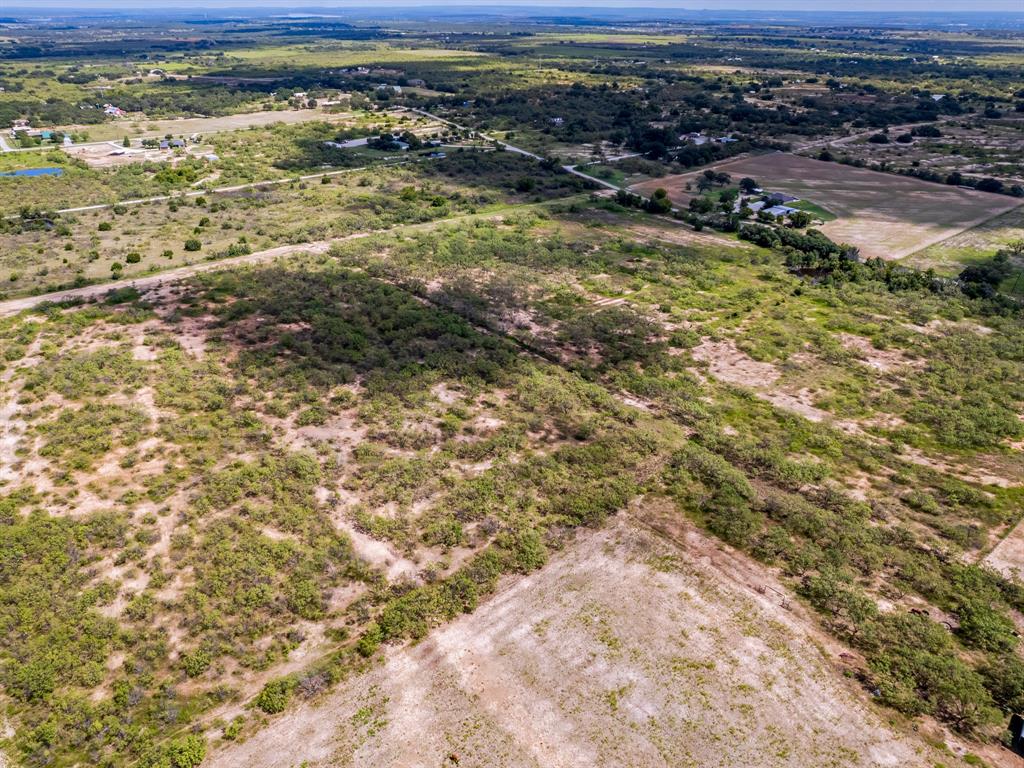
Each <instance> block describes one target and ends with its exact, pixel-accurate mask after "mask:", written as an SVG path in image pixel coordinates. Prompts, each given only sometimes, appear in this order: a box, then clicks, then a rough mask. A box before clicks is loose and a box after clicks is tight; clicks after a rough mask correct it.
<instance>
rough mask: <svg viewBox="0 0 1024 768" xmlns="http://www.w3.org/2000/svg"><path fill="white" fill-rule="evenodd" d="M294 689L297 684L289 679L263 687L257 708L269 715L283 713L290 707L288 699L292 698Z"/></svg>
mask: <svg viewBox="0 0 1024 768" xmlns="http://www.w3.org/2000/svg"><path fill="white" fill-rule="evenodd" d="M294 687H295V683H294V682H293V681H292V680H290V679H289V678H283V679H281V680H272V681H270V682H269V683H267V684H266V685H265V686H263V690H262V691H260V694H259V696H257V697H256V702H255V703H256V706H257V707H259V708H260V709H261V710H263V711H264V712H266V713H267V714H268V715H276V714H277V713H278V712H283V711H284V709H285V707H287V706H288V699H289V698H290V697H291V695H292V688H294Z"/></svg>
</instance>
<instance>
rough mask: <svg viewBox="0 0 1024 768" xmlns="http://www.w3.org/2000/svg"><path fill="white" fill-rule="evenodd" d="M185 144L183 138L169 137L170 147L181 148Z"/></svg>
mask: <svg viewBox="0 0 1024 768" xmlns="http://www.w3.org/2000/svg"><path fill="white" fill-rule="evenodd" d="M184 146H185V140H184V139H171V147H172V148H174V149H181V148H182V147H184Z"/></svg>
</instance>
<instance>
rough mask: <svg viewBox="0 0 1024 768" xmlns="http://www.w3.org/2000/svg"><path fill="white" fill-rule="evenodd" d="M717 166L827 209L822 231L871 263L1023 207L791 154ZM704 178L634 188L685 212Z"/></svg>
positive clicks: (997, 198) (1011, 201)
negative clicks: (661, 195) (692, 187)
mask: <svg viewBox="0 0 1024 768" xmlns="http://www.w3.org/2000/svg"><path fill="white" fill-rule="evenodd" d="M713 167H714V169H715V170H718V171H724V172H726V173H729V174H730V175H731V176H732V177H733V178H734V179H739V178H741V177H744V176H749V177H751V178H754V179H756V180H757V181H758V182H759V183H760V184H761V185H762V186H763V187H764V188H765V189H767V190H770V191H772V192H786V193H788V194H791V195H796V196H798V197H800V198H802V199H806V200H810V201H812V202H814V203H817V204H818V205H821V206H823V207H824V208H826V209H827V210H829V211H831V212H832V213H834V214H835V215H836V216H837V217H838V218H837V219H836V220H835V221H830V222H828V223H826V224H825V225H823V226H822V227H821V230H822V231H823V232H824V233H825V234H826V235H828V236H829V237H831V238H832V239H833V240H835V241H836V242H838V243H850V244H852V245H856V246H857V247H858V248H860V252H861V256H863V257H865V258H868V257H881V258H883V259H898V258H902V257H904V256H908V255H909V254H911V253H914V252H915V251H919V250H921V249H922V248H926V247H928V246H930V245H932V244H934V243H938V242H941V241H943V240H946V239H947V238H950V237H952V236H953V235H956V234H957V233H959V232H962V231H964V230H966V229H970V228H971V227H975V226H978V225H979V224H982V223H984V222H985V221H987V220H989V219H991V218H992V217H994V216H998V215H999V214H1001V213H1004V212H1006V211H1009V210H1011V209H1013V208H1016V207H1017V206H1019V205H1020V204H1021V203H1020V201H1019V200H1016V199H1014V198H1012V197H1008V196H1005V195H993V194H987V193H985V192H976V191H974V190H968V189H961V188H959V187H950V186H946V185H944V184H934V183H931V182H927V181H921V180H920V179H914V178H910V177H905V176H897V175H894V174H886V173H878V172H876V171H869V170H865V169H863V168H854V167H852V166H847V165H840V164H839V163H825V162H822V161H820V160H813V159H811V158H808V157H800V156H798V155H791V154H787V153H783V152H776V153H773V154H766V155H754V156H749V157H741V158H738V159H735V160H729V161H726V162H724V163H719V164H718V165H716V166H713ZM701 172H703V170H702V171H701ZM699 175H700V174H699V173H688V174H681V175H678V176H666V177H664V178H661V179H655V180H652V181H649V182H644V183H642V184H638V185H636V186H635V187H633V188H632V189H633V190H634V191H636V192H639V193H641V194H650V193H651V192H653V191H654V189H656V188H657V187H664V188H665V189H666V190H667V191H668V193H669V197H670V198H671V199H672V200H673V202H675V203H676V204H678V205H685V204H686V203H688V202H689V199H690V197H691V194H690V193H689V192H687V191H686V188H685V187H686V183H687V182H693V181H695V180H696V178H697V176H699Z"/></svg>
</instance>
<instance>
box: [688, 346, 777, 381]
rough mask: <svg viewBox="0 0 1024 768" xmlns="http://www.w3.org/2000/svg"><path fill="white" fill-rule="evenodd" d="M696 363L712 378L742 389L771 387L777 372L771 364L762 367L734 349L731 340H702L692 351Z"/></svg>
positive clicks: (761, 364)
mask: <svg viewBox="0 0 1024 768" xmlns="http://www.w3.org/2000/svg"><path fill="white" fill-rule="evenodd" d="M692 354H693V357H694V359H695V360H698V361H700V362H703V363H707V364H708V368H709V369H710V371H711V375H712V376H714V377H715V378H716V379H718V380H719V381H724V382H726V383H727V384H736V385H739V386H743V387H767V386H771V385H772V384H774V383H775V382H776V381H777V380H778V378H779V376H780V373H779V369H778V368H776V367H775V366H774V365H772V364H771V363H761V362H758V361H757V360H754V359H753V358H751V357H750V356H748V355H747V354H746V353H744V352H742V351H740V350H739V349H737V348H736V343H735V342H733V341H731V340H726V341H712V340H710V339H703V340H702V341H701V343H700V344H699V345H697V346H696V347H694V348H693V350H692Z"/></svg>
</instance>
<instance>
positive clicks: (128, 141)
mask: <svg viewBox="0 0 1024 768" xmlns="http://www.w3.org/2000/svg"><path fill="white" fill-rule="evenodd" d="M131 145H132V140H131V139H129V138H128V137H127V136H125V137H124V141H122V142H121V146H122V147H130V146H131Z"/></svg>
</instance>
